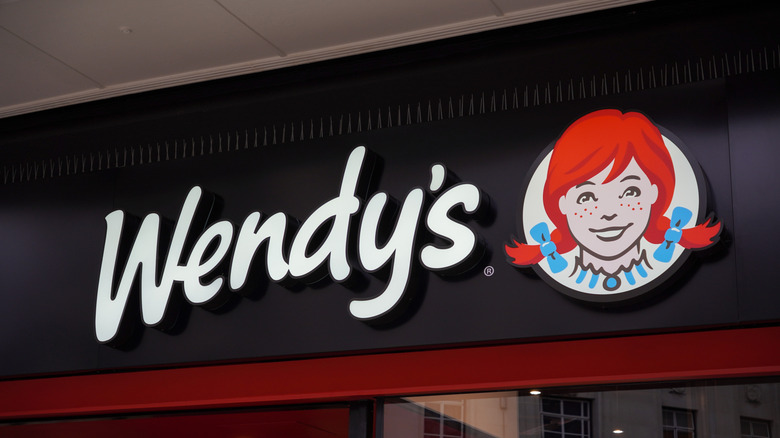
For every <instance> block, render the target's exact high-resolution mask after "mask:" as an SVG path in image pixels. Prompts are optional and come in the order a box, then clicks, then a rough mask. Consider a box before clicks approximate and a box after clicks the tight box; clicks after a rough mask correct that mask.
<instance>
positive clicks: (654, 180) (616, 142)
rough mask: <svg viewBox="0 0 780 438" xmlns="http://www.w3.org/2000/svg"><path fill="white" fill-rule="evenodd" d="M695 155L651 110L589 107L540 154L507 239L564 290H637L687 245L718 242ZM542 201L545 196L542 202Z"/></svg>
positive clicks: (513, 257)
mask: <svg viewBox="0 0 780 438" xmlns="http://www.w3.org/2000/svg"><path fill="white" fill-rule="evenodd" d="M694 163H695V162H694V161H691V160H690V158H689V157H688V156H686V154H685V153H683V151H681V150H680V148H679V147H678V146H677V145H676V144H675V143H674V142H673V141H671V140H669V139H668V138H666V137H664V136H663V135H661V132H660V130H659V128H658V127H656V126H655V125H654V124H653V123H652V122H651V121H650V120H649V119H648V118H647V117H646V116H644V115H642V114H640V113H636V112H627V113H623V112H621V111H619V110H616V109H605V110H599V111H594V112H592V113H589V114H586V115H584V116H582V117H580V118H579V119H577V120H576V121H575V122H574V123H572V124H571V125H569V127H568V128H566V130H565V131H564V132H563V133H562V134H561V135H560V137H559V138H558V139H557V140H556V141H555V143H554V145H553V147H552V150H547V151H545V152H544V153H543V155H542V156H540V158H539V160H538V166H537V167H536V168H535V169H534V170H533V171H532V173H531V175H530V177H529V182H528V186H527V188H526V192H525V193H524V195H523V204H522V205H523V210H522V222H521V224H522V225H521V229H522V230H523V233H524V235H525V236H524V237H525V243H523V242H520V241H518V240H516V239H514V238H513V239H512V240H511V242H509V243H508V244H506V245H505V246H504V250H505V252H506V255H507V260H508V262H509V263H511V264H512V265H514V266H521V267H524V266H534V267H535V270H536V271H537V272H538V273H540V274H541V275H542V276H543V278H545V279H547V280H548V281H549V282H550V283H551V284H553V285H554V286H555V287H556V288H558V289H559V290H561V291H563V293H565V294H567V295H571V296H573V297H575V298H581V299H585V300H588V301H595V302H607V301H620V300H623V299H631V298H633V297H636V296H638V295H641V294H643V293H645V292H646V291H647V290H650V289H652V288H653V287H655V286H654V284H655V283H657V282H659V281H663V280H664V279H665V278H667V277H666V276H665V274H664V272H666V270H667V269H670V268H672V267H673V266H680V263H682V262H684V261H685V259H686V256H687V252H686V250H688V249H701V248H706V247H708V246H710V245H712V244H713V243H714V242H716V241H717V239H718V235H719V234H720V231H721V225H720V223H717V222H713V221H712V220H711V219H707V220H706V221H705V222H704V223H700V224H696V223H695V222H694V223H690V224H689V223H688V222H689V221H690V220H691V219H692V218H698V219H694V221H697V220H701V217H699V208H700V199H701V196H702V193H703V191H702V186H701V185H700V184H699V181H698V180H697V177H696V172H695V171H694V167H693V164H694ZM540 201H541V202H540Z"/></svg>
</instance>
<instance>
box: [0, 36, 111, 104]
mask: <svg viewBox="0 0 780 438" xmlns="http://www.w3.org/2000/svg"><path fill="white" fill-rule="evenodd" d="M95 86H96V84H95V83H93V82H92V81H90V80H89V79H87V78H85V77H84V76H82V75H80V74H79V73H78V72H76V71H74V70H73V69H71V68H70V67H68V66H67V65H65V64H63V63H61V62H59V61H57V60H56V59H54V58H52V57H51V56H49V55H47V54H46V53H44V52H42V51H40V50H38V49H37V48H35V47H33V46H31V45H30V44H28V43H26V42H25V41H23V40H21V39H19V38H17V37H16V36H15V35H13V34H11V33H10V32H7V31H5V30H3V29H2V28H0V107H6V106H11V105H19V104H22V103H25V102H29V101H31V100H38V99H45V98H47V97H50V96H61V95H67V94H71V93H78V92H82V91H87V90H90V89H94V88H95Z"/></svg>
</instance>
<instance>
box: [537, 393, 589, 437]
mask: <svg viewBox="0 0 780 438" xmlns="http://www.w3.org/2000/svg"><path fill="white" fill-rule="evenodd" d="M541 405H542V409H541V414H542V428H543V430H544V437H545V438H559V437H560V438H589V437H590V402H589V401H587V400H573V399H560V398H549V397H543V398H542V403H541Z"/></svg>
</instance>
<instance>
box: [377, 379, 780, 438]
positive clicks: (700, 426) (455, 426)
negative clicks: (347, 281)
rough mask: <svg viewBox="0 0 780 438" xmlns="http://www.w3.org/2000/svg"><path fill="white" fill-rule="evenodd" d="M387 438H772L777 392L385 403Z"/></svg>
mask: <svg viewBox="0 0 780 438" xmlns="http://www.w3.org/2000/svg"><path fill="white" fill-rule="evenodd" d="M384 413H385V415H384V424H382V425H379V426H380V427H382V432H383V437H384V438H410V437H424V438H445V437H446V438H488V437H496V438H515V437H518V438H519V437H542V438H591V437H615V438H629V437H643V438H644V437H647V438H656V437H658V438H660V437H663V438H666V437H670V438H695V437H713V436H724V437H725V436H730V437H742V438H771V437H772V436H778V435H777V431H776V430H775V428H776V427H777V423H778V420H780V384H778V383H774V382H750V383H743V384H710V385H701V384H699V383H696V382H691V383H689V384H685V383H675V384H673V385H664V386H663V387H659V386H656V387H643V388H637V387H636V386H632V387H628V386H623V387H614V386H612V387H610V388H598V389H592V388H588V389H587V390H582V389H568V390H567V389H554V390H551V389H547V390H542V391H541V393H540V394H537V395H530V394H529V392H528V391H504V392H493V393H479V394H451V395H439V396H424V397H408V398H403V399H393V400H388V401H386V402H385V405H384Z"/></svg>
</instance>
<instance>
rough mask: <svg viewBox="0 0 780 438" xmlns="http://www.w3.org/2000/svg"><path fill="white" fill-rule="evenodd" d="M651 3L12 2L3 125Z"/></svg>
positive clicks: (0, 29) (0, 63)
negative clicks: (51, 111) (118, 99)
mask: <svg viewBox="0 0 780 438" xmlns="http://www.w3.org/2000/svg"><path fill="white" fill-rule="evenodd" d="M642 1H647V0H573V1H561V0H0V117H9V116H13V115H18V114H24V113H28V112H33V111H39V110H44V109H48V108H55V107H60V106H66V105H70V104H75V103H81V102H87V101H90V100H97V99H105V98H109V97H114V96H120V95H124V94H131V93H138V92H142V91H149V90H155V89H160V88H165V87H172V86H177V85H183V84H190V83H195V82H202V81H206V80H210V79H217V78H224V77H230V76H237V75H242V74H247V73H255V72H260V71H266V70H272V69H278V68H282V67H288V66H293V65H299V64H304V63H311V62H317V61H321V60H326V59H334V58H339V57H344V56H350V55H356V54H361V53H368V52H372V51H377V50H383V49H387V48H393V47H400V46H405V45H410V44H416V43H421V42H427V41H433V40H438V39H443V38H449V37H454V36H459V35H465V34H471V33H476V32H482V31H487V30H491V29H498V28H502V27H508V26H514V25H518V24H524V23H529V22H533V21H540V20H546V19H551V18H556V17H562V16H566V15H573V14H580V13H584V12H589V11H593V10H600V9H606V8H612V7H618V6H623V5H627V4H632V3H639V2H642Z"/></svg>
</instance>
